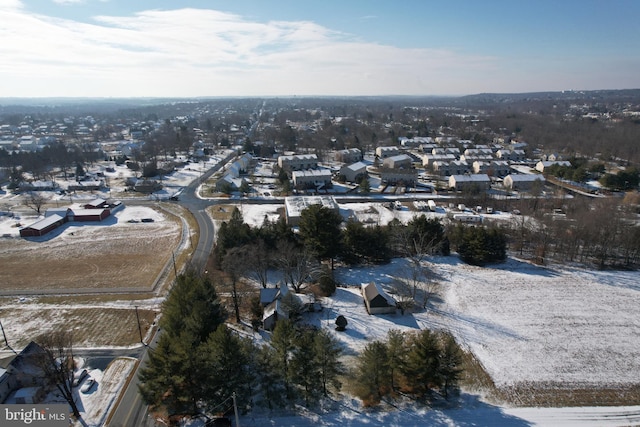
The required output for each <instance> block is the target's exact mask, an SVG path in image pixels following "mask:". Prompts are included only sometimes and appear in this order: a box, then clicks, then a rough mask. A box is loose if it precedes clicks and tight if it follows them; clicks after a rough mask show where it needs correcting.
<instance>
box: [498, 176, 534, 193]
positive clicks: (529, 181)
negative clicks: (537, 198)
mask: <svg viewBox="0 0 640 427" xmlns="http://www.w3.org/2000/svg"><path fill="white" fill-rule="evenodd" d="M536 182H539V183H541V184H544V182H545V179H544V176H542V175H538V174H517V175H515V174H512V175H508V176H506V177H505V178H504V181H503V182H502V184H503V185H504V186H505V187H506V188H508V189H510V190H520V191H529V190H531V189H532V188H533V186H534V184H535V183H536Z"/></svg>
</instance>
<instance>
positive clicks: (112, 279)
mask: <svg viewBox="0 0 640 427" xmlns="http://www.w3.org/2000/svg"><path fill="white" fill-rule="evenodd" d="M125 209H127V208H125ZM163 216H164V217H165V219H164V220H163V221H156V222H154V223H136V224H130V223H126V222H125V221H120V222H117V223H115V224H113V223H111V224H102V223H100V224H95V225H94V224H92V225H82V226H71V225H69V224H66V225H64V226H63V227H61V228H62V230H61V231H58V230H56V231H54V232H53V233H51V235H52V236H45V237H46V239H45V238H38V240H36V239H34V240H25V239H1V240H0V265H1V266H2V268H1V269H0V292H4V293H7V292H10V291H17V292H16V293H19V292H20V291H28V292H25V293H37V292H38V291H43V293H50V292H56V291H59V292H64V291H65V290H66V291H70V292H72V293H79V292H82V291H83V290H85V291H90V292H96V291H100V290H104V291H105V292H113V291H121V292H122V291H127V290H128V291H136V290H150V289H151V287H152V285H153V283H154V281H155V279H156V277H157V276H158V274H159V273H160V272H161V271H162V269H163V268H164V266H165V264H166V263H167V261H168V260H170V259H171V257H172V256H171V254H172V252H173V251H174V250H175V249H176V247H177V244H178V243H179V241H180V235H181V224H180V220H179V218H175V217H173V216H172V215H169V214H167V213H163Z"/></svg>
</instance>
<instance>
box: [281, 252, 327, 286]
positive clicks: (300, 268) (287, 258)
mask: <svg viewBox="0 0 640 427" xmlns="http://www.w3.org/2000/svg"><path fill="white" fill-rule="evenodd" d="M277 262H278V265H279V266H280V269H281V270H282V273H283V276H284V282H285V285H291V287H292V288H293V290H294V291H295V292H296V293H299V292H300V291H302V289H303V288H304V286H305V283H307V282H309V281H310V280H312V279H313V277H314V275H316V274H318V273H319V272H320V263H319V262H318V261H317V260H316V259H315V258H314V257H313V256H312V255H311V254H309V253H308V252H307V251H305V250H303V249H301V248H299V247H297V246H296V245H295V244H294V243H292V242H288V241H282V242H280V243H278V259H277Z"/></svg>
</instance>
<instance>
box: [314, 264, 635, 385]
mask: <svg viewBox="0 0 640 427" xmlns="http://www.w3.org/2000/svg"><path fill="white" fill-rule="evenodd" d="M427 265H428V267H429V268H430V269H431V270H432V271H433V272H434V273H435V275H436V277H438V278H439V279H438V281H439V282H440V283H441V292H440V299H434V300H433V302H431V303H430V306H429V307H428V308H427V310H426V311H425V312H418V313H413V314H412V313H405V315H400V313H399V312H398V313H397V314H396V315H378V316H367V315H366V312H365V311H364V306H363V304H362V298H361V297H360V294H359V289H358V288H357V286H353V287H349V288H346V289H345V288H340V289H338V292H337V294H336V296H335V297H332V298H331V299H328V300H327V302H326V305H327V306H328V308H329V309H328V310H327V311H326V312H325V313H323V316H325V317H326V318H327V319H326V321H327V322H329V323H331V322H332V321H333V320H335V316H336V315H337V314H344V315H345V316H346V317H347V319H350V318H351V319H352V320H351V321H350V324H349V326H348V329H350V330H351V333H348V334H347V338H345V339H344V340H345V345H347V346H348V347H349V348H351V349H353V350H354V351H356V350H358V349H359V348H361V347H362V346H364V345H365V344H366V343H367V342H369V341H370V340H371V339H376V338H382V337H383V336H384V335H385V334H386V331H387V330H388V329H389V328H399V329H416V328H438V329H447V330H450V331H451V332H452V333H453V334H454V335H455V336H456V338H457V339H458V340H459V341H460V342H461V343H462V344H463V345H465V346H467V347H468V348H469V349H470V350H471V351H472V352H473V353H474V354H475V355H476V356H477V357H478V359H479V360H480V361H481V362H482V364H483V365H484V367H485V368H486V369H487V370H488V372H489V373H490V374H491V376H492V378H493V379H494V381H495V382H496V384H497V385H498V386H506V385H513V384H517V383H522V382H532V383H556V384H558V383H562V384H563V385H565V386H566V387H567V388H569V387H573V386H604V385H609V386H615V385H620V384H626V385H628V384H637V383H639V382H640V305H639V303H640V293H639V291H640V274H639V273H638V272H596V271H588V270H583V269H580V268H571V267H564V266H563V267H549V268H545V267H539V266H535V265H531V264H529V263H526V262H523V261H519V260H516V259H509V260H508V261H507V262H506V263H504V264H497V265H494V266H489V267H484V268H482V267H473V266H469V265H466V264H464V263H462V262H461V261H459V260H458V258H457V257H456V256H449V257H436V258H430V259H429V262H428V263H427ZM408 268H409V267H408V265H407V261H405V260H401V259H397V260H393V262H392V263H390V264H388V265H385V266H381V267H375V268H346V269H341V268H339V269H338V270H337V274H336V277H337V280H338V281H340V282H341V283H344V284H349V285H359V284H360V283H362V282H368V281H370V280H377V281H378V282H381V283H383V284H385V286H389V285H390V284H391V282H392V280H393V278H394V277H396V276H399V275H401V274H402V271H404V270H406V269H408ZM331 317H333V319H331Z"/></svg>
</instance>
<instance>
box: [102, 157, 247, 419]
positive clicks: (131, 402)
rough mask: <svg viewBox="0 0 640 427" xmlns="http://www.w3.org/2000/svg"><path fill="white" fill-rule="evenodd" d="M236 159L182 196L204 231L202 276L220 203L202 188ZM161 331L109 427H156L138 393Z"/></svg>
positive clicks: (196, 260)
mask: <svg viewBox="0 0 640 427" xmlns="http://www.w3.org/2000/svg"><path fill="white" fill-rule="evenodd" d="M233 157H235V155H233V154H232V155H230V156H229V157H227V158H226V159H225V160H223V161H221V162H219V163H217V164H216V165H215V166H214V167H212V168H211V169H209V170H208V171H207V172H206V173H205V174H204V175H203V176H202V177H201V178H200V179H196V180H194V181H193V182H191V183H190V184H189V185H188V186H187V187H185V189H184V190H183V191H182V193H181V194H180V196H179V198H180V201H179V202H178V203H180V204H181V205H182V206H184V207H185V208H186V209H188V210H189V212H191V214H192V215H193V216H194V218H195V219H196V221H197V222H198V228H199V230H200V234H199V238H198V245H197V246H196V249H195V251H194V252H193V255H192V258H191V261H190V262H191V266H192V267H193V268H195V269H196V270H197V271H199V272H202V271H203V270H204V268H205V266H206V265H207V260H208V258H209V254H210V253H211V250H212V249H213V243H214V229H213V222H212V221H211V219H210V218H209V215H208V214H207V212H206V208H207V207H208V206H210V205H212V204H215V203H216V201H213V200H203V199H201V198H199V197H198V194H197V193H198V187H199V186H200V183H201V182H204V181H206V179H207V178H209V177H210V176H211V175H212V174H214V173H215V172H217V171H218V170H219V169H220V168H221V167H222V166H223V165H225V164H226V163H227V162H228V161H229V160H230V159H232V158H233ZM160 334H161V331H157V332H156V334H155V335H154V336H153V338H152V339H151V343H149V345H148V346H147V347H145V348H144V350H143V351H142V355H141V357H140V363H139V364H138V367H137V368H136V371H135V372H134V373H133V375H132V377H131V381H130V382H129V383H128V384H127V386H126V388H125V390H124V391H123V392H122V393H121V395H120V401H119V402H118V403H117V404H116V408H115V409H114V411H113V413H112V415H111V418H110V420H109V421H108V423H107V425H108V426H109V427H143V426H149V427H152V426H154V425H155V422H154V420H153V419H151V418H150V417H149V410H148V407H147V405H145V404H144V402H143V401H142V398H141V397H140V393H138V384H139V380H138V374H139V370H140V368H141V367H143V366H145V365H146V363H147V361H148V360H149V350H153V348H155V345H156V343H157V341H158V339H159V337H160Z"/></svg>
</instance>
